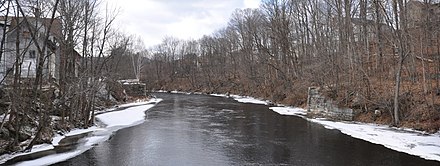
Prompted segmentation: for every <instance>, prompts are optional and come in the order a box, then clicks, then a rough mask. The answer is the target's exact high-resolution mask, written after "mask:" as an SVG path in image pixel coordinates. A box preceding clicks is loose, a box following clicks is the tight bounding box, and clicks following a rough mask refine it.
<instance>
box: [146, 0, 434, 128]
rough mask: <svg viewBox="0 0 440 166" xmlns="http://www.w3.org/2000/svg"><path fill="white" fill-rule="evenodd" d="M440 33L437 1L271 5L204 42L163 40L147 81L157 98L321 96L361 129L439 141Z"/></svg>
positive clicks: (297, 100) (320, 0)
mask: <svg viewBox="0 0 440 166" xmlns="http://www.w3.org/2000/svg"><path fill="white" fill-rule="evenodd" d="M439 23H440V4H439V2H438V1H431V0H425V1H415V0H409V1H408V0H372V1H368V0H310V1H305V0H303V1H301V0H300V1H297V0H265V1H262V4H261V6H260V8H258V9H237V10H236V11H235V12H234V13H233V14H232V16H231V18H230V20H229V23H228V25H226V26H225V27H224V28H222V29H219V30H218V31H216V32H215V33H213V34H211V35H207V36H204V37H202V38H201V39H198V40H179V39H177V38H174V37H167V38H165V39H164V40H163V42H162V43H161V44H159V45H157V46H155V47H153V48H152V49H150V50H149V53H148V57H146V58H145V59H144V61H145V62H144V63H143V66H142V72H141V77H140V78H141V80H143V81H144V82H145V83H147V85H148V87H149V88H151V89H156V90H158V89H162V90H179V91H194V92H206V93H230V94H240V95H249V96H254V97H260V98H264V99H268V100H271V101H273V102H276V103H283V104H287V105H292V106H303V107H305V105H306V101H307V89H308V87H320V88H321V91H322V93H324V94H325V96H326V97H328V98H330V99H333V100H335V101H337V103H338V105H339V106H340V107H348V108H352V109H354V110H355V111H356V112H357V115H356V117H355V120H356V121H362V122H374V123H381V124H390V125H393V126H404V127H410V128H415V129H419V130H425V131H430V132H436V131H437V130H438V129H439V127H440V105H439V104H440V100H439V96H440V89H439V81H440V54H439V50H440V45H439V44H440V43H439V40H440V33H439V31H440V30H439V29H440V28H439ZM375 110H379V111H381V112H382V114H381V115H380V116H379V117H376V116H375V115H374V111H375Z"/></svg>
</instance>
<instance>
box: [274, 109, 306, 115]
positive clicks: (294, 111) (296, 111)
mask: <svg viewBox="0 0 440 166" xmlns="http://www.w3.org/2000/svg"><path fill="white" fill-rule="evenodd" d="M269 109H271V110H273V111H275V112H276V113H279V114H281V115H297V116H305V115H307V111H306V110H304V109H302V108H293V107H269Z"/></svg>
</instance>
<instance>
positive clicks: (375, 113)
mask: <svg viewBox="0 0 440 166" xmlns="http://www.w3.org/2000/svg"><path fill="white" fill-rule="evenodd" d="M381 114H382V112H381V111H380V110H374V115H376V116H380V115H381Z"/></svg>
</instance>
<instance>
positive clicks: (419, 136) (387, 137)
mask: <svg viewBox="0 0 440 166" xmlns="http://www.w3.org/2000/svg"><path fill="white" fill-rule="evenodd" d="M309 120H310V121H311V122H315V123H319V124H321V125H323V126H324V127H325V128H327V129H337V130H340V131H341V132H342V133H344V134H347V135H350V136H352V137H354V138H358V139H362V140H365V141H368V142H371V143H374V144H380V145H384V146H385V147H387V148H390V149H393V150H396V151H399V152H404V153H408V154H411V155H415V156H420V157H422V158H424V159H428V160H437V161H440V132H439V133H436V134H431V135H429V134H426V133H423V132H419V131H414V130H410V129H398V128H390V127H389V126H385V125H376V124H362V123H348V122H332V121H327V120H322V119H309Z"/></svg>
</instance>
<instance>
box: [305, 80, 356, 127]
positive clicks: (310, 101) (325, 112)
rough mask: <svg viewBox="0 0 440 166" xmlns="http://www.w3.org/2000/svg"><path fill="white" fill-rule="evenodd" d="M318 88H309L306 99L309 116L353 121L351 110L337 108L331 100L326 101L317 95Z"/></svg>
mask: <svg viewBox="0 0 440 166" xmlns="http://www.w3.org/2000/svg"><path fill="white" fill-rule="evenodd" d="M319 90H320V88H318V87H309V90H308V97H307V111H308V112H309V113H311V114H316V115H322V116H324V117H326V118H329V119H332V120H347V121H352V120H353V115H354V114H353V110H352V109H350V108H338V106H337V104H336V103H335V102H334V101H332V100H331V99H327V98H325V97H324V96H322V95H321V94H320V93H319Z"/></svg>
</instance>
